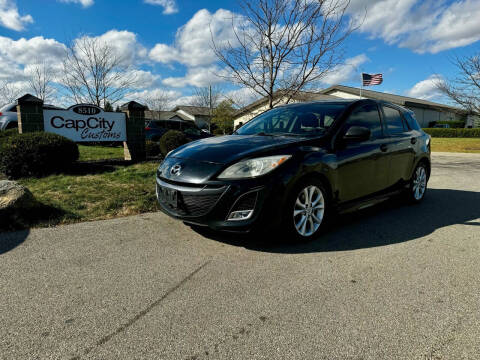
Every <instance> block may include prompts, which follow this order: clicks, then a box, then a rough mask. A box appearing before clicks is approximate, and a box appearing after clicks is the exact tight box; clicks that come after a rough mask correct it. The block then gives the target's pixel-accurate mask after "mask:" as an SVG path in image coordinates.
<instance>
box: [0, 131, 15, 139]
mask: <svg viewBox="0 0 480 360" xmlns="http://www.w3.org/2000/svg"><path fill="white" fill-rule="evenodd" d="M12 135H18V129H8V130H5V131H0V141H1V140H3V139H6V138H9V137H10V136H12Z"/></svg>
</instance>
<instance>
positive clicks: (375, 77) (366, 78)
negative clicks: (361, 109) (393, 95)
mask: <svg viewBox="0 0 480 360" xmlns="http://www.w3.org/2000/svg"><path fill="white" fill-rule="evenodd" d="M362 81H363V86H371V85H380V84H381V83H382V82H383V77H382V74H365V73H362Z"/></svg>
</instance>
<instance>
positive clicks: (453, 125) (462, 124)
mask: <svg viewBox="0 0 480 360" xmlns="http://www.w3.org/2000/svg"><path fill="white" fill-rule="evenodd" d="M435 124H436V125H450V128H458V129H463V128H465V121H461V120H459V121H435Z"/></svg>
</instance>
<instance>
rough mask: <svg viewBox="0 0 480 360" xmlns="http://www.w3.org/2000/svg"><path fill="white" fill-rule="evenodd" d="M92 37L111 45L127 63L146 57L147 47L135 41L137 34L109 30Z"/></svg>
mask: <svg viewBox="0 0 480 360" xmlns="http://www.w3.org/2000/svg"><path fill="white" fill-rule="evenodd" d="M87 38H92V37H90V36H87ZM93 38H94V39H98V40H99V41H100V42H101V43H104V44H108V45H109V46H110V47H112V49H113V51H114V53H115V55H116V56H117V57H118V58H120V59H122V60H123V61H124V62H125V64H127V65H132V64H135V63H140V62H143V61H144V60H145V59H146V56H147V53H148V52H147V49H146V48H145V47H144V46H143V45H141V44H140V43H139V42H138V41H137V35H136V34H134V33H132V32H130V31H126V30H122V31H119V30H110V31H107V32H106V33H105V34H103V35H100V36H96V37H93ZM80 39H81V38H80ZM77 41H78V40H77Z"/></svg>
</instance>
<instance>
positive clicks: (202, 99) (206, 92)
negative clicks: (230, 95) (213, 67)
mask: <svg viewBox="0 0 480 360" xmlns="http://www.w3.org/2000/svg"><path fill="white" fill-rule="evenodd" d="M223 98H224V91H223V88H222V87H221V86H219V85H211V86H205V87H196V88H195V91H194V95H193V100H192V105H193V106H201V107H208V108H209V107H210V104H211V105H212V108H213V109H215V108H216V107H217V105H218V104H219V103H220V102H221V101H222V100H223Z"/></svg>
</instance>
